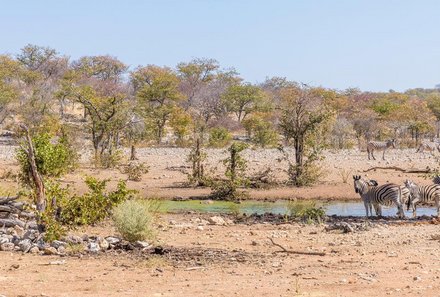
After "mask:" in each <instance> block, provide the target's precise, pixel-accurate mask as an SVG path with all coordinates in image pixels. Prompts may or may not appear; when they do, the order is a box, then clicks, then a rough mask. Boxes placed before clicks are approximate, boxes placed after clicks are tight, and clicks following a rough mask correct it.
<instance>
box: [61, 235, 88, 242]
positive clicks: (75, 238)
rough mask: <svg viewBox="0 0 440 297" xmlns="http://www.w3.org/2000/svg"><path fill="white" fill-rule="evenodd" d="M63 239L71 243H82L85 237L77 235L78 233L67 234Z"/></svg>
mask: <svg viewBox="0 0 440 297" xmlns="http://www.w3.org/2000/svg"><path fill="white" fill-rule="evenodd" d="M62 240H63V241H64V242H67V243H71V244H80V243H82V242H83V239H82V238H81V237H79V236H76V235H67V236H65V237H64V238H62Z"/></svg>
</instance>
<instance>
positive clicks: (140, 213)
mask: <svg viewBox="0 0 440 297" xmlns="http://www.w3.org/2000/svg"><path fill="white" fill-rule="evenodd" d="M156 207H157V206H156V204H155V203H154V202H152V201H150V200H147V201H141V200H128V201H125V202H123V203H122V204H120V205H119V206H118V207H116V208H115V210H114V212H113V221H114V223H115V225H116V229H117V230H118V232H119V233H120V234H121V235H122V237H123V238H124V239H125V240H128V241H130V242H133V241H137V240H145V239H152V238H154V237H155V231H154V228H153V219H154V213H153V211H152V210H153V209H156Z"/></svg>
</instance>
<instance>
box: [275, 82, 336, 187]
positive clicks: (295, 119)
mask: <svg viewBox="0 0 440 297" xmlns="http://www.w3.org/2000/svg"><path fill="white" fill-rule="evenodd" d="M325 99H326V98H325V97H323V96H322V95H321V94H320V93H319V92H317V91H316V90H315V89H313V88H310V87H308V86H305V85H304V86H301V87H287V88H285V89H283V90H282V91H281V104H280V106H279V108H280V110H281V111H282V116H281V122H280V128H281V130H282V131H283V133H284V135H285V137H286V138H287V139H289V140H291V141H292V142H293V146H294V149H295V166H294V168H292V169H291V170H290V171H291V178H292V181H293V182H294V183H295V184H296V185H297V186H301V185H303V182H301V179H302V176H303V174H305V173H306V169H307V167H306V165H308V164H311V162H313V161H315V160H316V158H317V157H318V156H317V154H318V152H319V151H318V149H317V148H319V145H320V143H319V142H320V139H321V137H316V136H319V135H317V134H318V133H319V131H320V130H322V129H323V128H325V126H326V123H327V122H328V120H329V119H330V118H331V117H332V115H333V111H332V109H331V108H330V106H329V105H328V104H326V100H325ZM306 160H307V162H308V163H305V162H306Z"/></svg>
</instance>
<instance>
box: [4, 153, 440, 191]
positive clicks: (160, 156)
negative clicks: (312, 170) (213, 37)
mask: <svg viewBox="0 0 440 297" xmlns="http://www.w3.org/2000/svg"><path fill="white" fill-rule="evenodd" d="M188 153H189V150H188V149H181V148H143V149H139V150H138V155H139V157H140V161H142V162H145V163H146V164H147V165H149V166H150V172H149V173H147V174H145V175H144V176H143V177H142V181H140V182H131V181H129V182H128V185H129V187H130V188H134V189H137V190H139V191H140V193H141V195H142V196H144V197H151V196H155V197H161V198H173V197H191V196H203V195H208V194H209V193H210V190H209V189H206V188H205V189H201V188H198V189H194V188H191V187H186V186H184V184H185V182H187V173H188V172H189V169H188V168H185V167H188V166H189V163H188V162H187V161H186V159H187V156H188ZM126 155H128V152H127V153H126ZM89 156H90V153H84V154H83V157H82V163H81V167H80V168H79V169H78V170H77V171H76V172H75V173H74V174H69V175H67V176H66V177H65V178H63V182H64V183H65V184H66V185H69V186H71V187H72V188H75V189H76V191H78V192H80V193H81V192H83V191H85V186H84V182H83V179H84V176H86V175H92V176H95V177H99V178H109V179H110V180H111V181H112V182H111V183H110V184H111V185H115V184H116V182H117V180H118V179H126V178H127V175H126V174H122V173H121V172H120V171H119V170H117V169H114V170H101V169H94V168H93V166H91V164H90V162H89V161H88V157H89ZM244 156H245V158H246V159H247V160H248V170H247V171H248V174H249V175H252V174H255V173H256V172H258V171H262V170H265V169H267V168H268V167H270V168H271V169H272V170H273V172H274V174H275V177H276V178H277V180H278V181H279V182H280V183H282V182H285V181H286V180H287V175H286V172H285V170H286V169H287V164H286V162H285V161H281V162H279V161H278V159H279V158H280V157H281V154H280V153H279V152H278V151H277V150H275V149H271V150H262V149H258V150H246V151H245V153H244ZM438 157H440V156H439V155H438V154H437V155H435V156H432V155H431V154H429V153H419V154H416V153H415V152H414V149H411V150H410V149H406V150H390V151H387V154H386V159H387V160H386V161H382V160H381V154H377V159H378V160H377V161H374V160H371V161H369V160H368V159H367V153H366V152H360V151H359V150H340V151H327V152H326V153H325V159H324V161H323V162H322V168H323V170H324V172H325V175H324V176H323V177H322V180H321V181H320V183H318V185H316V186H313V187H305V188H300V189H299V188H293V187H287V186H279V187H276V188H272V189H268V190H250V197H251V198H252V199H293V198H305V199H336V200H354V199H359V197H358V195H357V194H355V193H354V190H353V183H352V175H354V174H361V175H362V176H367V177H368V178H371V179H376V180H377V181H378V182H379V183H385V182H388V181H390V182H396V183H399V184H403V181H404V180H405V179H407V178H411V179H414V180H415V181H418V182H420V183H429V182H430V181H429V180H426V179H425V178H423V176H422V175H420V174H405V173H402V172H398V171H394V170H377V171H370V172H368V173H364V172H363V171H364V170H367V169H369V168H371V167H374V166H381V167H386V166H397V167H402V168H405V169H410V168H417V169H426V167H430V168H437V167H438V164H439V159H438ZM224 158H226V153H225V152H224V150H218V149H212V150H208V159H207V164H208V165H207V169H206V171H208V172H210V174H214V175H215V174H217V175H220V174H222V173H223V172H224V169H223V167H222V166H223V165H222V163H221V160H223V159H224ZM0 165H1V166H0V177H1V176H2V171H3V175H4V173H5V172H7V171H10V170H12V172H16V171H17V166H16V164H15V161H14V159H13V148H12V147H7V146H0ZM211 172H212V173H211ZM344 181H345V182H344ZM0 187H3V188H5V189H11V188H13V187H15V188H16V187H17V184H16V183H14V182H12V181H11V180H5V179H1V178H0Z"/></svg>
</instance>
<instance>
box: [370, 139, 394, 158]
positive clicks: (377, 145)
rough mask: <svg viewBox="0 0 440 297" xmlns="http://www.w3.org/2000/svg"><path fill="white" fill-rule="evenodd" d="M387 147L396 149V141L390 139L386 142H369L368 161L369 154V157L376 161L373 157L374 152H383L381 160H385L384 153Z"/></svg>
mask: <svg viewBox="0 0 440 297" xmlns="http://www.w3.org/2000/svg"><path fill="white" fill-rule="evenodd" d="M389 147H393V148H396V140H395V139H390V140H387V141H370V142H369V143H368V144H367V152H368V160H370V154H371V157H373V159H374V160H376V158H375V157H374V155H373V152H374V151H383V154H382V159H383V160H385V151H386V150H387V149H388V148H389Z"/></svg>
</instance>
